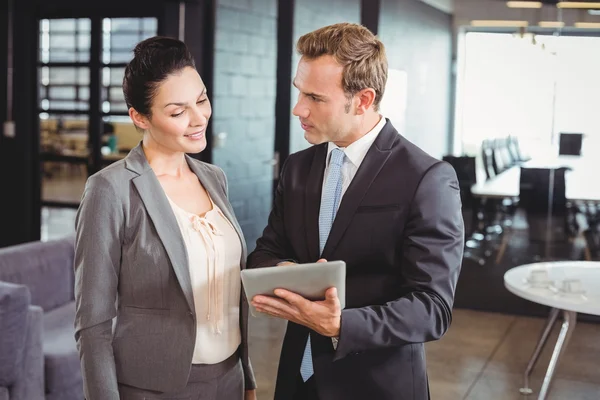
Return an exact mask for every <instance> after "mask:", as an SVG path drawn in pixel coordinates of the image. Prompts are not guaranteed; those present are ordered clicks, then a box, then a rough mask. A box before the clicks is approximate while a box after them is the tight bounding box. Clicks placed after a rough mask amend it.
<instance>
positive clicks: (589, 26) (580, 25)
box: [575, 22, 600, 29]
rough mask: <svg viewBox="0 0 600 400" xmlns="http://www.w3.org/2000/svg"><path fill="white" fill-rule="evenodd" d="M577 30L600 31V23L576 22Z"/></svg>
mask: <svg viewBox="0 0 600 400" xmlns="http://www.w3.org/2000/svg"><path fill="white" fill-rule="evenodd" d="M575 28H583V29H600V22H575Z"/></svg>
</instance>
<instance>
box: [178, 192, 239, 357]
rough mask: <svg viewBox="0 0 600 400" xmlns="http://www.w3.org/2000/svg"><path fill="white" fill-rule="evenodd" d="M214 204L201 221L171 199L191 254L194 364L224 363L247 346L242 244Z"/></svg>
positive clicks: (189, 256)
mask: <svg viewBox="0 0 600 400" xmlns="http://www.w3.org/2000/svg"><path fill="white" fill-rule="evenodd" d="M209 197H210V196H209ZM210 202H211V204H212V209H211V210H210V211H208V212H207V213H206V214H205V215H204V216H203V217H200V216H198V215H196V214H192V213H190V212H187V211H186V210H184V209H182V208H181V207H179V206H178V205H177V204H175V203H174V202H173V201H172V200H171V199H169V203H171V207H172V208H173V212H174V213H175V217H176V218H177V223H178V224H179V228H180V229H181V234H182V236H183V239H184V241H185V245H186V248H187V253H188V260H189V269H190V278H191V281H192V291H193V295H194V307H195V309H196V317H197V318H196V321H197V324H196V345H195V347H194V355H193V358H192V363H194V364H216V363H219V362H221V361H224V360H226V359H227V358H228V357H229V356H231V355H232V354H233V353H234V352H235V351H236V350H237V348H238V346H239V345H240V343H241V333H240V290H241V283H240V259H241V256H242V245H241V243H240V238H239V236H238V234H237V232H236V231H235V229H234V228H233V225H231V223H230V222H229V220H228V219H227V218H226V217H225V215H224V214H223V212H222V211H221V209H220V208H219V207H218V206H217V205H216V204H215V203H214V202H213V201H212V199H210Z"/></svg>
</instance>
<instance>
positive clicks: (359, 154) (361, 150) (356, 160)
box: [326, 116, 387, 168]
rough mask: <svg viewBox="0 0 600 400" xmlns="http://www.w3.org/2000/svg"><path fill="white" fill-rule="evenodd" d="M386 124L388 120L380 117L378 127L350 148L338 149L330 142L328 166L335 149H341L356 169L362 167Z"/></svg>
mask: <svg viewBox="0 0 600 400" xmlns="http://www.w3.org/2000/svg"><path fill="white" fill-rule="evenodd" d="M386 122H387V120H386V119H385V118H384V117H383V116H379V122H378V123H377V125H375V127H374V128H373V129H371V130H370V131H369V132H367V134H365V135H364V136H363V137H361V138H360V139H358V140H357V141H355V142H353V143H352V144H350V145H349V146H348V147H345V148H344V147H338V146H337V145H336V144H335V143H333V142H329V143H328V146H327V163H326V165H327V166H329V158H330V157H329V155H330V154H331V152H332V151H333V149H337V148H341V149H342V150H343V151H344V154H345V155H346V157H347V159H348V160H349V161H350V162H351V163H352V164H353V165H354V166H355V167H356V168H358V167H360V164H362V162H363V160H364V159H365V157H366V156H367V152H368V151H369V149H370V148H371V145H372V144H373V142H375V139H377V136H378V135H379V132H381V130H382V129H383V127H384V126H385V124H386Z"/></svg>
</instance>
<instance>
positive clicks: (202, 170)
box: [186, 156, 248, 269]
mask: <svg viewBox="0 0 600 400" xmlns="http://www.w3.org/2000/svg"><path fill="white" fill-rule="evenodd" d="M186 159H187V162H188V165H189V166H190V168H191V169H192V171H193V172H194V173H195V174H196V176H197V177H198V179H199V180H200V183H202V186H203V187H204V189H206V191H207V192H208V194H209V195H210V197H211V198H212V200H213V202H214V203H215V204H216V205H217V206H218V207H219V208H220V209H221V211H223V215H225V217H226V218H227V219H228V220H229V222H230V223H231V225H233V227H234V228H235V231H236V233H237V234H238V236H239V238H240V242H241V244H242V258H241V268H242V269H245V268H246V257H247V254H248V250H247V248H246V240H245V239H244V233H243V232H242V228H241V227H240V225H239V223H238V222H237V219H236V218H235V215H234V213H233V209H232V208H231V205H230V203H229V200H228V199H227V197H226V194H225V193H223V189H222V188H221V186H220V184H219V178H218V176H217V175H216V174H215V173H214V172H213V171H212V170H210V169H209V168H207V167H205V166H204V165H203V164H201V163H200V162H198V161H196V160H194V159H192V158H191V157H189V156H186Z"/></svg>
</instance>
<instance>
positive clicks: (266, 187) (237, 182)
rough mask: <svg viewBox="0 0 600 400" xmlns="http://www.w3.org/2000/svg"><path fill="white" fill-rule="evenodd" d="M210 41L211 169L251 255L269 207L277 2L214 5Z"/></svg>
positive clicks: (226, 0)
mask: <svg viewBox="0 0 600 400" xmlns="http://www.w3.org/2000/svg"><path fill="white" fill-rule="evenodd" d="M215 35H216V39H215V67H214V76H215V82H214V93H213V94H212V95H211V99H212V104H213V108H214V109H213V121H212V123H213V135H214V141H213V144H214V147H213V163H214V164H216V165H218V166H220V167H221V168H223V170H224V171H225V173H226V174H227V177H228V179H229V196H230V200H231V203H232V205H233V208H234V210H235V213H236V216H237V218H238V220H239V222H240V224H241V226H242V229H243V231H244V235H245V236H246V242H247V243H248V247H249V249H253V248H254V246H255V242H256V239H257V238H258V237H259V236H260V234H261V233H262V230H263V228H264V227H265V225H266V223H267V218H268V215H269V212H270V209H271V203H272V201H271V198H272V182H273V175H272V166H271V160H272V159H273V152H274V138H275V136H274V135H275V83H276V82H275V73H276V56H277V54H276V46H277V1H276V0H252V1H251V2H250V1H240V0H219V1H218V2H217V9H216V33H215ZM219 134H221V135H222V136H224V135H226V137H225V139H224V141H223V142H221V141H220V140H219Z"/></svg>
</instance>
